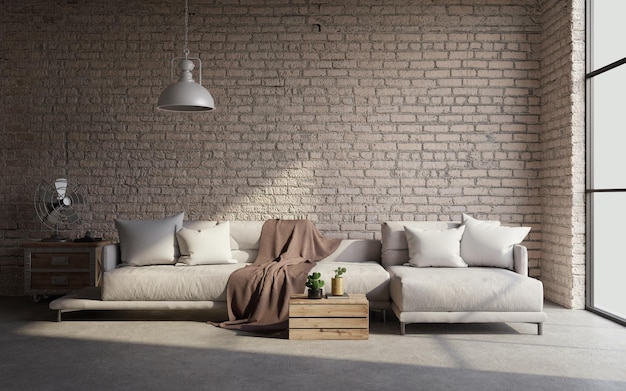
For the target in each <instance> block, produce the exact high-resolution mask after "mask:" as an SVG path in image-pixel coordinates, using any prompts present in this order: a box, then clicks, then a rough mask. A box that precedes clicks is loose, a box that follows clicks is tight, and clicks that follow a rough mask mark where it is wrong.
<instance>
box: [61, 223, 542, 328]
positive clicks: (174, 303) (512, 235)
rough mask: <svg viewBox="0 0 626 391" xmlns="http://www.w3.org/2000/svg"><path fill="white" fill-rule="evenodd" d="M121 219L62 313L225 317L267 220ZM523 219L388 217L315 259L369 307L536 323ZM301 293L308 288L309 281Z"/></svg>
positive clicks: (538, 289) (427, 318)
mask: <svg viewBox="0 0 626 391" xmlns="http://www.w3.org/2000/svg"><path fill="white" fill-rule="evenodd" d="M183 218H184V216H183V214H180V215H176V216H171V217H167V218H164V219H158V220H136V221H132V220H116V227H117V229H118V233H119V237H120V241H119V243H116V244H113V245H110V246H107V247H105V249H104V255H103V259H104V260H103V265H101V266H102V270H103V276H102V284H101V287H98V288H88V289H85V290H82V291H79V292H76V293H74V294H70V295H67V296H64V297H62V298H59V299H57V300H54V301H52V302H51V303H50V308H51V309H53V310H55V311H57V314H58V315H57V318H58V320H59V321H60V320H61V316H62V314H63V313H64V312H69V311H77V310H85V309H93V310H123V309H134V310H177V309H178V310H200V309H201V310H211V311H215V312H217V314H218V317H220V316H221V317H223V319H224V320H225V319H226V316H227V315H226V314H227V308H226V285H227V282H228V278H229V276H230V274H231V273H232V272H233V271H234V270H237V269H239V268H242V267H245V266H246V265H248V264H250V263H251V262H253V261H254V260H255V258H256V255H257V253H258V249H259V239H260V236H261V229H262V226H263V223H264V222H263V221H225V222H220V223H218V222H216V221H183ZM528 231H529V229H528V228H524V227H503V226H501V225H500V223H499V222H493V221H480V220H475V219H473V218H471V217H470V216H467V215H463V221H461V222H416V221H390V222H386V223H383V224H382V226H381V240H367V239H354V240H353V239H350V240H342V242H341V244H340V246H339V248H338V249H337V250H336V251H335V252H333V253H332V254H331V255H329V256H328V257H326V258H324V259H322V260H320V261H319V262H317V263H316V265H315V266H314V268H313V269H312V272H315V271H317V272H320V273H321V274H322V279H324V280H325V281H327V282H330V279H331V277H332V276H333V273H334V270H335V269H337V268H338V267H345V268H346V269H347V273H346V274H345V278H344V287H345V290H346V291H347V292H350V293H361V294H365V295H366V297H367V298H368V300H369V303H370V309H372V310H381V311H383V313H385V311H386V310H387V309H392V310H393V312H394V313H395V315H396V316H397V317H398V319H399V320H400V326H401V330H400V331H401V334H405V332H406V324H409V323H425V322H430V323H433V322H434V323H468V322H472V323H481V322H530V323H536V324H537V325H538V332H539V334H541V333H542V323H543V322H544V321H545V319H546V314H545V313H544V312H543V286H542V284H541V282H540V281H539V280H536V279H534V278H530V277H528V254H527V250H526V247H524V246H523V245H521V244H519V243H521V241H522V240H523V239H524V238H525V236H526V235H527V234H528ZM303 293H304V287H303Z"/></svg>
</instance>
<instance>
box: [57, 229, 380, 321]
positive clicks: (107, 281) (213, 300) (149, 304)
mask: <svg viewBox="0 0 626 391" xmlns="http://www.w3.org/2000/svg"><path fill="white" fill-rule="evenodd" d="M197 223H201V224H204V225H203V226H204V227H207V226H209V227H210V226H212V225H215V224H216V222H186V223H184V226H185V227H194V224H197ZM263 223H264V222H263V221H230V222H228V225H229V228H230V235H229V237H230V243H229V248H228V245H227V248H228V250H229V251H230V256H229V258H231V259H232V260H231V262H232V263H219V264H194V265H189V264H185V263H182V262H180V260H181V259H182V258H178V259H177V260H178V261H179V262H173V263H171V264H147V265H142V266H131V265H125V264H124V263H123V262H122V259H123V257H124V254H123V252H124V251H123V250H124V249H122V248H121V246H120V244H119V243H116V244H113V245H110V246H107V247H105V249H104V254H103V265H102V269H103V275H102V283H101V286H100V288H97V289H87V290H83V291H79V292H76V293H74V294H70V295H67V296H64V297H62V298H59V299H57V300H54V301H52V302H51V303H50V308H51V309H53V310H56V311H57V314H58V315H57V319H58V320H59V321H60V320H61V315H62V313H64V312H69V311H77V310H84V309H93V310H120V309H146V310H173V309H181V310H182V309H189V310H199V309H201V310H212V311H217V312H218V313H219V315H222V316H223V317H224V318H223V319H224V320H226V317H227V308H226V284H227V282H228V278H229V276H230V274H231V273H232V272H233V271H234V270H237V269H240V268H243V267H245V266H246V265H248V264H250V263H251V262H253V261H254V260H255V258H256V255H257V252H258V249H259V239H260V236H261V229H262V226H263ZM195 227H197V225H195ZM119 229H120V227H118V230H119ZM123 235H124V233H123V232H122V231H120V236H121V237H122V236H123ZM121 241H122V242H123V241H124V239H123V238H121ZM222 244H223V243H214V245H215V246H220V247H223V246H221V245H222ZM122 246H124V243H122ZM121 250H122V251H121ZM125 250H128V247H127V248H125ZM179 251H180V250H179V249H176V254H175V256H176V257H180V254H179ZM380 253H381V251H380V241H378V240H366V239H354V240H343V241H342V242H341V244H340V246H339V248H338V249H337V250H336V251H335V252H333V253H332V254H331V255H329V256H328V257H326V258H325V259H323V260H321V261H318V262H317V263H316V265H315V266H314V268H313V269H312V272H314V271H317V272H320V273H321V274H322V279H324V280H325V281H326V283H327V289H328V290H330V281H331V278H332V277H333V276H334V270H335V269H337V267H345V268H346V269H347V272H346V274H345V275H344V288H345V290H346V292H348V293H362V294H365V295H366V296H367V298H368V299H369V301H370V308H371V309H372V310H383V311H384V310H386V309H388V308H389V306H390V300H389V272H388V271H387V270H385V269H384V268H383V267H382V266H381V264H380ZM147 263H150V262H147ZM303 293H304V287H303Z"/></svg>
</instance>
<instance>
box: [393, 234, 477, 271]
mask: <svg viewBox="0 0 626 391" xmlns="http://www.w3.org/2000/svg"><path fill="white" fill-rule="evenodd" d="M464 230H465V226H463V225H462V226H460V227H458V228H450V229H443V230H434V229H433V230H424V229H419V228H412V227H406V226H405V227H404V232H405V235H406V241H407V243H408V245H409V263H410V264H412V265H414V266H418V267H429V266H430V267H467V264H466V263H465V262H464V261H463V259H462V258H461V255H460V251H461V244H460V242H461V237H462V236H463V231H464Z"/></svg>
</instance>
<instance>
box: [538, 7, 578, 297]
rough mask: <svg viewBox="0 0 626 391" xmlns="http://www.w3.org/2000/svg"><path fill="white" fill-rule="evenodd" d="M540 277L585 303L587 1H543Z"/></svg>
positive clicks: (550, 292)
mask: <svg viewBox="0 0 626 391" xmlns="http://www.w3.org/2000/svg"><path fill="white" fill-rule="evenodd" d="M543 25H544V32H543V36H544V37H543V39H542V46H541V47H542V49H541V53H542V54H541V57H542V64H541V65H542V66H541V85H542V112H541V117H542V127H543V129H542V132H541V138H540V140H541V145H542V147H543V161H542V165H541V183H542V185H541V196H542V197H541V198H542V200H543V201H542V203H543V211H544V213H543V222H542V223H543V224H542V233H543V235H542V240H541V249H542V254H541V260H542V261H541V279H542V281H543V283H544V289H545V296H546V298H547V299H549V300H551V301H554V302H556V303H559V304H562V305H564V306H566V307H570V308H584V305H585V91H584V86H585V79H584V77H585V41H584V38H585V2H584V0H575V1H572V2H571V3H570V2H564V1H559V0H552V1H546V2H545V3H544V4H543Z"/></svg>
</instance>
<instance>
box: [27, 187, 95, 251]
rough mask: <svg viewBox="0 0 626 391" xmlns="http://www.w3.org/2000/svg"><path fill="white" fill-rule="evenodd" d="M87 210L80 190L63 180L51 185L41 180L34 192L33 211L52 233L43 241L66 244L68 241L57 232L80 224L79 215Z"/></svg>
mask: <svg viewBox="0 0 626 391" xmlns="http://www.w3.org/2000/svg"><path fill="white" fill-rule="evenodd" d="M86 210H87V201H86V199H85V196H84V194H83V192H82V190H81V189H80V188H79V187H77V186H75V185H74V184H72V183H70V182H68V180H67V179H65V178H58V179H56V180H55V181H54V182H53V183H50V182H47V181H45V180H42V181H41V182H40V183H39V185H38V186H37V191H36V192H35V211H36V212H37V217H38V218H39V221H41V223H42V224H44V225H45V226H46V227H48V228H50V229H53V230H54V233H53V234H52V236H50V237H49V238H46V239H43V241H49V242H66V241H70V239H68V238H65V237H63V236H61V235H60V234H59V231H63V230H69V229H73V228H75V227H76V226H78V225H80V224H81V223H82V221H81V213H84V212H85V211H86Z"/></svg>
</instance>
